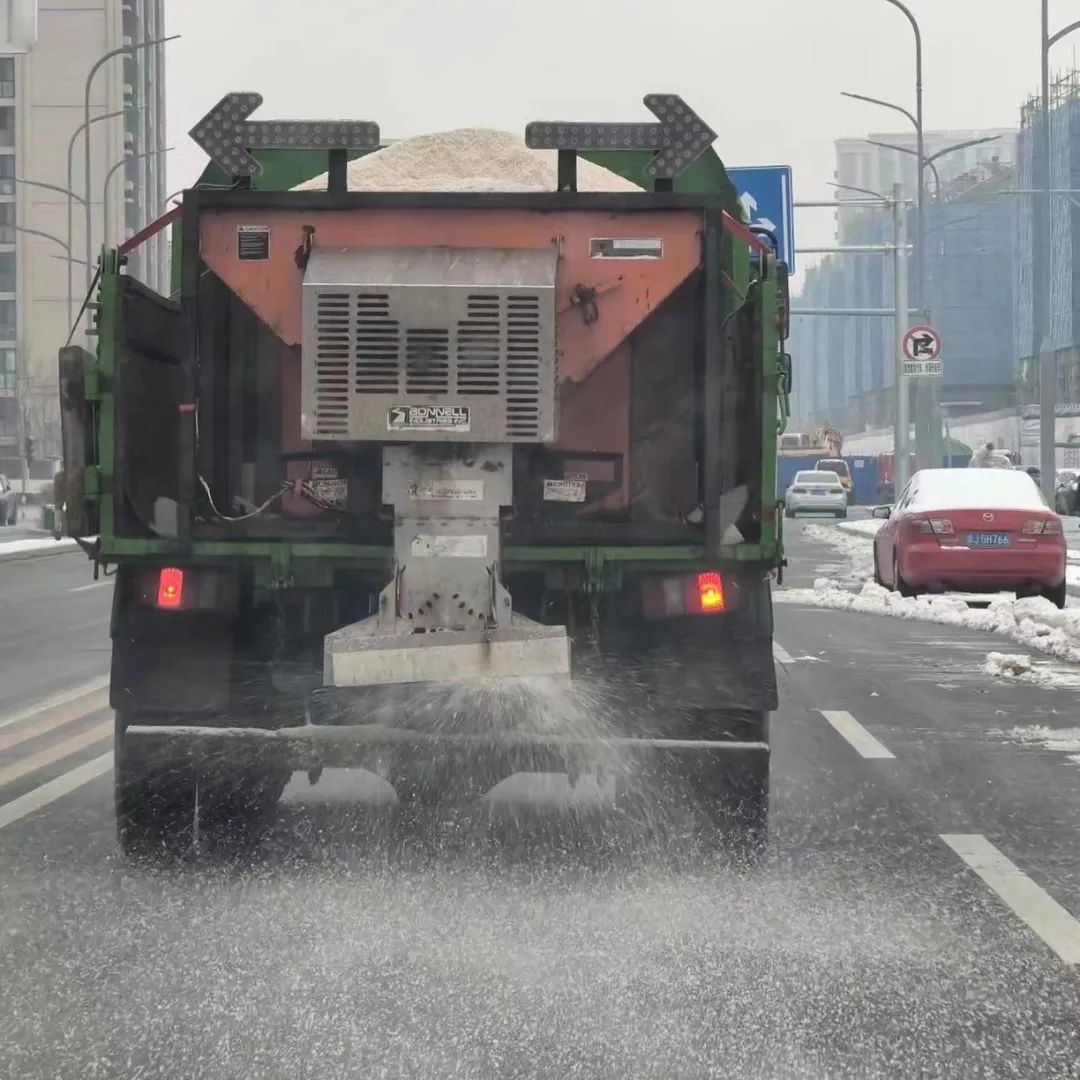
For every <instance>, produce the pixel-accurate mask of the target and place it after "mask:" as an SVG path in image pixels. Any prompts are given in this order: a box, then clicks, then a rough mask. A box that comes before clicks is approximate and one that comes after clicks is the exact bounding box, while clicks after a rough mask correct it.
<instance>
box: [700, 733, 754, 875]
mask: <svg viewBox="0 0 1080 1080" xmlns="http://www.w3.org/2000/svg"><path fill="white" fill-rule="evenodd" d="M694 794H695V796H696V800H697V803H698V807H699V809H700V811H701V812H702V813H703V815H704V817H705V820H706V826H707V828H708V830H709V832H708V838H709V840H710V842H711V843H715V844H716V845H717V846H718V847H720V848H724V849H726V850H729V851H732V852H733V853H734V854H735V855H736V856H737V857H739V858H740V859H741V860H743V861H745V862H747V863H749V864H755V863H757V862H758V861H760V859H761V857H762V856H763V855H764V852H765V846H766V842H767V840H768V831H769V755H768V754H762V755H761V758H760V760H756V761H754V762H752V763H749V764H741V765H730V764H725V763H724V762H723V761H719V762H716V761H713V762H710V763H708V764H707V765H705V767H704V768H703V769H701V770H700V771H699V772H698V774H697V776H696V778H695V783H694Z"/></svg>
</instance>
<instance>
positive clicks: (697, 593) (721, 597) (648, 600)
mask: <svg viewBox="0 0 1080 1080" xmlns="http://www.w3.org/2000/svg"><path fill="white" fill-rule="evenodd" d="M725 586H726V582H725V581H724V576H723V575H722V574H721V573H719V572H718V571H716V570H706V571H703V572H702V573H700V574H689V575H679V576H678V577H662V578H646V579H645V581H643V582H642V608H643V611H644V614H645V618H647V619H673V618H677V617H679V616H680V615H715V614H718V613H721V612H725V611H728V610H729V607H730V594H729V591H728V590H727V589H726V588H725Z"/></svg>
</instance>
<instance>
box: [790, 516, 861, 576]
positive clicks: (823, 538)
mask: <svg viewBox="0 0 1080 1080" xmlns="http://www.w3.org/2000/svg"><path fill="white" fill-rule="evenodd" d="M853 524H854V523H853ZM860 524H861V523H860ZM838 529H839V526H838V525H837V526H833V527H830V526H828V525H807V526H806V527H805V528H804V530H803V535H804V536H805V537H806V538H807V540H812V541H814V542H815V543H820V544H827V545H828V546H829V547H831V548H835V549H836V550H837V551H838V552H840V553H841V554H842V555H846V556H847V557H848V560H849V561H850V563H851V566H850V569H849V570H848V573H847V574H846V575H845V579H846V580H848V581H851V582H854V583H856V584H858V583H861V582H863V581H866V580H867V578H873V576H874V545H873V544H871V543H869V542H868V541H867V539H866V537H865V536H849V535H845V534H844V533H841V532H838Z"/></svg>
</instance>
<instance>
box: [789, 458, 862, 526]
mask: <svg viewBox="0 0 1080 1080" xmlns="http://www.w3.org/2000/svg"><path fill="white" fill-rule="evenodd" d="M804 513H805V514H835V515H836V516H837V517H842V518H846V517H847V492H846V491H844V489H843V488H842V487H841V486H840V478H839V477H838V476H837V475H836V473H833V472H825V471H820V472H819V471H816V470H813V471H812V470H807V471H805V472H797V473H796V474H795V479H794V480H793V481H792V483H791V487H789V488H788V489H787V491H786V492H785V494H784V516H785V517H789V518H793V517H794V516H795V515H796V514H804Z"/></svg>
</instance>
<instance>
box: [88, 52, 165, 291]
mask: <svg viewBox="0 0 1080 1080" xmlns="http://www.w3.org/2000/svg"><path fill="white" fill-rule="evenodd" d="M179 36H180V35H179V34H173V35H171V36H170V37H163V38H151V39H150V40H149V41H140V42H138V43H137V44H135V45H122V46H120V48H118V49H110V50H109V51H108V52H107V53H104V54H103V55H101V56H99V57H98V58H97V60H95V61H94V63H93V64H91V65H90V71H89V73H88V74H87V76H86V85H85V87H84V92H83V128H84V129H85V132H86V135H85V138H84V143H83V144H84V146H85V149H86V161H85V162H84V167H85V171H84V175H83V194H84V195H85V196H86V291H87V292H88V293H89V292H90V272H91V271H90V265H91V255H92V248H93V244H92V240H91V236H90V229H91V226H92V224H93V222H92V218H91V213H90V203H91V197H90V91H91V88H92V87H93V83H94V76H95V75H96V74H97V73H98V72H99V71H100V70H101V68H102V66H103V65H104V64H106V63H108V61H110V60H111V59H112V58H113V57H114V56H133V55H134V54H135V53H136V52H138V51H140V50H141V49H149V48H151V47H152V46H154V45H164V44H165V42H167V41H175V40H176V38H178V37H179ZM70 186H71V185H70V184H69V185H68V187H70Z"/></svg>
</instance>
